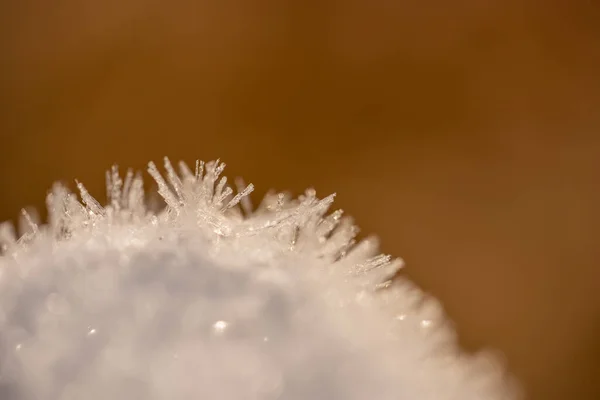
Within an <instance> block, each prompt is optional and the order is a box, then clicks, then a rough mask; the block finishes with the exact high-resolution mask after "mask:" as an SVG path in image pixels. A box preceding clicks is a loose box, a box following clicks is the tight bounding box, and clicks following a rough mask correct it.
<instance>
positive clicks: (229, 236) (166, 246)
mask: <svg viewBox="0 0 600 400" xmlns="http://www.w3.org/2000/svg"><path fill="white" fill-rule="evenodd" d="M224 167H225V165H224V164H223V163H220V162H219V161H216V162H210V163H207V164H206V165H205V164H204V163H202V162H198V163H197V164H196V168H195V170H194V171H192V170H191V169H190V168H189V167H188V166H187V165H186V164H184V163H181V164H179V173H177V172H176V170H175V168H174V167H173V166H172V165H171V163H170V162H169V160H168V159H165V170H166V179H165V178H164V177H163V175H162V174H161V173H160V171H159V170H158V168H157V167H156V166H155V165H154V164H153V163H150V164H149V172H150V174H151V175H152V177H153V178H154V179H155V181H156V183H157V185H158V193H159V194H160V195H161V196H162V198H163V199H164V201H165V203H166V207H165V208H164V209H162V210H151V209H149V208H148V207H147V206H146V205H145V204H146V202H145V200H144V190H143V187H142V178H141V176H139V175H134V174H133V172H131V171H128V172H127V174H126V176H125V178H124V179H122V178H121V176H120V175H119V173H118V170H117V168H116V167H114V168H112V169H111V170H110V171H109V172H107V175H106V180H107V193H108V204H107V205H106V206H105V207H103V206H102V205H101V204H100V203H99V202H98V201H97V200H96V199H94V198H93V197H92V196H91V195H90V194H89V193H88V191H87V190H86V189H85V187H84V186H83V185H82V184H81V183H79V182H78V183H77V187H78V189H79V192H80V195H81V202H80V201H78V200H77V198H76V196H75V195H73V194H72V193H70V192H69V191H68V190H67V189H66V188H64V187H63V186H60V185H55V186H54V188H53V190H52V192H51V193H50V194H49V195H48V199H47V204H48V211H49V221H48V224H47V225H38V224H37V223H36V222H35V221H34V218H33V217H32V216H30V214H29V213H27V212H25V211H24V212H23V217H22V219H23V221H22V222H23V223H22V226H23V228H24V229H22V230H23V232H22V235H21V236H20V238H19V239H17V238H16V235H15V234H14V231H13V229H12V227H11V226H9V225H7V224H4V225H2V226H0V244H1V245H2V253H3V255H2V256H0V398H1V399H4V400H17V399H22V400H59V399H60V400H75V399H77V400H96V399H98V400H100V399H103V400H104V399H117V400H118V399H123V400H125V399H127V400H129V399H144V400H167V399H169V400H170V399H177V400H186V399H190V400H191V399H215V400H241V399H256V400H267V399H286V400H296V399H297V400H301V399H302V400H308V399H311V400H313V399H331V400H336V399H339V400H366V399H396V400H416V399H418V400H487V399H489V400H501V399H502V400H504V399H515V398H517V397H518V396H517V395H518V393H517V391H516V389H515V386H514V385H513V384H512V380H511V379H510V378H509V377H507V376H505V374H504V372H503V368H501V366H499V365H498V362H497V361H496V359H495V358H494V357H492V356H489V355H486V354H480V355H475V356H472V355H467V354H465V353H463V352H461V351H460V350H459V349H458V348H457V345H456V343H455V337H454V333H453V331H452V329H451V328H450V327H449V326H448V323H447V322H446V320H445V318H444V316H443V314H442V311H441V307H440V305H439V303H438V302H437V301H436V300H434V299H431V298H428V297H426V296H425V295H424V294H423V293H422V292H421V290H419V289H418V288H417V287H416V286H415V285H413V284H412V283H411V282H410V281H408V280H407V279H404V278H399V277H395V274H396V272H397V271H398V269H399V268H401V266H402V262H401V261H400V260H398V259H391V258H390V257H389V256H384V255H378V253H377V241H376V240H375V239H373V238H370V239H366V240H364V241H362V242H360V243H358V244H355V243H354V237H355V235H356V233H357V229H356V228H355V227H354V225H353V223H352V221H351V219H349V218H347V217H343V216H342V212H341V211H334V212H332V213H329V214H328V210H329V208H330V206H331V204H332V202H333V196H329V197H326V198H324V199H318V198H317V197H316V195H315V192H314V191H313V190H308V191H306V193H305V194H304V195H303V196H300V197H299V198H298V199H291V198H289V196H287V195H285V194H269V195H267V196H266V197H265V198H264V200H263V202H262V203H261V204H260V206H259V207H258V208H257V209H256V210H253V209H252V205H251V203H250V201H249V198H248V197H247V195H248V194H249V193H250V192H251V191H252V189H253V187H252V185H249V186H245V185H244V184H243V183H242V182H241V181H238V182H237V191H238V193H237V194H234V191H233V190H232V188H230V187H229V186H228V185H227V179H226V178H224V177H221V173H222V171H223V169H224Z"/></svg>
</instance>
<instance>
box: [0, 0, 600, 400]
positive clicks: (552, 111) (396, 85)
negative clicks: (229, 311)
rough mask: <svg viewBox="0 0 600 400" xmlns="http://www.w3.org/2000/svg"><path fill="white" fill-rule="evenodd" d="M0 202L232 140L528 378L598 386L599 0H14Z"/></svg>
mask: <svg viewBox="0 0 600 400" xmlns="http://www.w3.org/2000/svg"><path fill="white" fill-rule="evenodd" d="M0 35H1V36H0V40H1V43H0V45H1V47H0V55H1V56H0V57H1V59H0V61H1V64H0V65H1V68H2V70H1V75H0V90H1V92H0V93H1V98H0V102H1V103H0V104H1V106H0V135H1V136H0V140H1V141H0V147H1V149H2V151H1V153H0V154H1V156H0V188H2V189H1V193H2V195H1V196H0V220H5V219H11V218H14V217H15V216H16V215H17V214H18V212H19V209H20V207H22V206H24V205H35V206H38V207H43V200H44V195H45V192H46V190H47V189H48V188H49V187H50V184H51V183H52V182H53V181H55V180H57V179H62V180H67V181H72V179H73V178H78V179H80V180H82V181H84V182H85V183H86V184H87V186H88V187H89V189H90V191H91V192H92V193H93V194H95V195H97V196H99V197H101V196H102V194H103V187H104V180H103V176H104V175H103V171H104V169H105V168H107V167H108V166H110V165H111V164H112V163H114V162H117V163H119V164H120V165H122V166H123V167H126V166H132V167H135V168H144V167H145V163H146V162H147V161H148V160H150V159H153V160H155V161H159V162H161V158H162V156H164V155H168V156H170V157H171V158H172V159H175V160H178V159H184V160H187V161H189V162H192V161H193V160H194V159H196V158H202V159H213V158H216V157H221V158H222V159H223V160H224V161H226V162H228V164H229V168H228V175H230V176H231V175H234V176H235V175H243V176H244V177H245V178H247V180H250V181H252V182H254V183H255V184H256V185H257V186H258V187H259V188H262V191H263V192H264V190H265V189H267V188H269V187H275V188H277V189H290V190H293V191H294V192H296V193H297V192H299V191H300V190H302V189H304V188H305V187H307V186H314V187H315V188H316V189H317V190H318V192H319V193H321V194H322V195H325V194H329V193H330V192H333V191H336V192H337V193H338V195H339V196H338V206H340V207H342V208H344V209H346V210H347V212H348V213H350V214H352V215H354V216H355V217H356V218H357V220H358V222H359V224H360V225H361V226H362V228H363V231H364V232H367V233H371V232H376V233H378V234H379V235H380V236H381V238H382V241H383V247H384V250H385V251H387V252H392V253H394V254H396V255H401V256H403V257H404V258H405V259H406V261H407V263H408V270H407V273H408V274H409V275H411V276H412V277H413V278H414V279H415V280H416V281H417V282H418V283H419V284H420V285H422V286H423V287H424V288H426V289H427V290H429V291H431V292H433V293H434V294H435V295H437V296H438V297H440V298H441V299H442V300H443V301H444V303H445V305H446V307H447V310H448V312H449V314H450V315H451V316H452V318H454V319H455V321H456V322H457V323H458V325H459V328H460V334H461V336H462V339H463V341H464V343H465V345H466V346H468V347H469V348H478V347H480V346H491V347H495V348H498V349H500V350H502V351H503V352H504V353H505V354H506V357H507V360H508V364H509V367H510V368H511V369H512V370H513V371H514V373H515V374H516V375H517V376H518V377H519V378H520V379H521V380H522V381H523V382H524V384H525V386H526V389H527V391H528V393H529V398H531V399H540V400H542V399H592V398H600V267H599V265H598V260H599V257H598V256H599V255H600V250H599V246H598V245H599V243H600V235H599V234H598V230H599V227H600V211H599V209H600V102H599V100H600V5H599V4H598V3H597V2H596V1H594V0H588V1H585V0H571V1H566V0H562V1H560V0H544V1H541V0H540V1H535V0H521V1H518V0H506V1H500V0H457V1H445V0H429V1H402V0H320V1H318V0H221V1H208V0H196V1H191V0H188V1H186V0H178V1H171V2H166V1H158V0H147V1H141V0H106V1H102V2H99V1H92V0H80V1H76V0H58V1H52V2H47V1H41V0H20V1H9V0H5V1H2V2H1V5H0Z"/></svg>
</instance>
